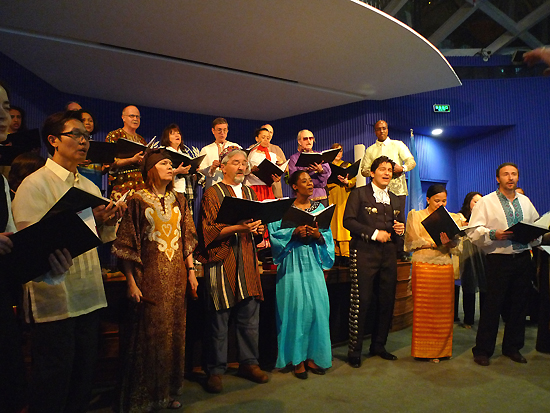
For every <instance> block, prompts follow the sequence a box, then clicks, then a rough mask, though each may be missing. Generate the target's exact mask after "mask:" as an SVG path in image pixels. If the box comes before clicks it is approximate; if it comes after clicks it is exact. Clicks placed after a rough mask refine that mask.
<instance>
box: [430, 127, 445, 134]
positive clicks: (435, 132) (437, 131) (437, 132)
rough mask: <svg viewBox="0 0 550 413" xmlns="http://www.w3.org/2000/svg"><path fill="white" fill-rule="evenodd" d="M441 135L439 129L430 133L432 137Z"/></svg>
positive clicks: (441, 131) (441, 130)
mask: <svg viewBox="0 0 550 413" xmlns="http://www.w3.org/2000/svg"><path fill="white" fill-rule="evenodd" d="M442 133H443V129H439V128H437V129H434V130H433V131H432V135H433V136H439V135H441V134H442Z"/></svg>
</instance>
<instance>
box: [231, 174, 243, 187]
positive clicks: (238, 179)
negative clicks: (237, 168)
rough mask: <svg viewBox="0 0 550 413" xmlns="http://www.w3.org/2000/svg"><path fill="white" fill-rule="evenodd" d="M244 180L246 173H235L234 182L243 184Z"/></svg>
mask: <svg viewBox="0 0 550 413" xmlns="http://www.w3.org/2000/svg"><path fill="white" fill-rule="evenodd" d="M243 181H244V175H235V177H234V178H233V182H235V184H236V185H238V184H242V183H243Z"/></svg>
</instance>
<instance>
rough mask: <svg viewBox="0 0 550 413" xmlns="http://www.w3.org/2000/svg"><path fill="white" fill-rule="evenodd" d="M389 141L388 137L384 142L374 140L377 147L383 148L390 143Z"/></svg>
mask: <svg viewBox="0 0 550 413" xmlns="http://www.w3.org/2000/svg"><path fill="white" fill-rule="evenodd" d="M390 141H391V139H390V137H389V136H388V137H387V138H386V140H385V141H384V142H382V141H379V140H378V139H377V140H376V143H377V144H378V145H384V146H386V145H387V144H388V143H390Z"/></svg>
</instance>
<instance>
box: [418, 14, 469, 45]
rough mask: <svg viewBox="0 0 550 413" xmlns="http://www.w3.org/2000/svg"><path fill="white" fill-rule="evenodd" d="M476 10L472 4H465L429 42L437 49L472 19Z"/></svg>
mask: <svg viewBox="0 0 550 413" xmlns="http://www.w3.org/2000/svg"><path fill="white" fill-rule="evenodd" d="M475 11H476V8H475V7H474V6H473V5H471V4H463V5H462V6H461V7H460V8H459V9H458V10H457V11H456V12H455V13H454V14H453V15H452V16H451V17H450V18H449V19H448V20H447V21H446V22H445V23H443V24H442V25H441V26H440V27H439V29H437V30H436V31H435V32H434V33H433V34H432V35H431V36H430V37H429V38H428V40H429V41H430V42H431V43H432V44H433V45H435V46H436V47H437V45H439V44H440V43H441V42H442V41H443V40H445V39H446V38H447V37H448V36H449V35H450V34H451V33H452V32H454V31H455V30H456V29H457V28H458V26H460V25H461V24H462V23H464V21H465V20H466V19H467V18H468V17H470V16H471V15H472V14H473V13H474V12H475Z"/></svg>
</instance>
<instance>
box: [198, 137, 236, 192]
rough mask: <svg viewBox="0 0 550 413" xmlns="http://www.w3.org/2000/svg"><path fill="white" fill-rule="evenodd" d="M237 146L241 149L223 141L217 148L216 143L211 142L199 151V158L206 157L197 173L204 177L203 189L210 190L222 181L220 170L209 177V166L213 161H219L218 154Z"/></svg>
mask: <svg viewBox="0 0 550 413" xmlns="http://www.w3.org/2000/svg"><path fill="white" fill-rule="evenodd" d="M232 145H233V146H238V147H239V148H240V147H241V146H240V145H239V144H238V143H234V142H229V141H227V140H226V141H225V142H224V144H223V145H222V146H220V148H218V144H217V143H216V142H212V143H211V144H210V145H206V146H205V147H204V148H202V149H201V151H200V153H199V156H201V155H206V156H205V157H204V159H203V160H202V162H201V165H200V168H201V169H199V172H200V173H202V174H203V175H204V177H205V180H206V181H205V185H204V189H205V190H206V189H208V188H210V187H211V186H212V185H214V184H217V183H218V182H220V181H221V180H222V179H223V173H222V170H221V168H216V170H215V171H214V173H213V174H212V175H210V166H211V165H212V163H213V162H214V161H215V160H219V159H220V153H221V151H223V150H224V149H225V148H227V147H228V146H232Z"/></svg>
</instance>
